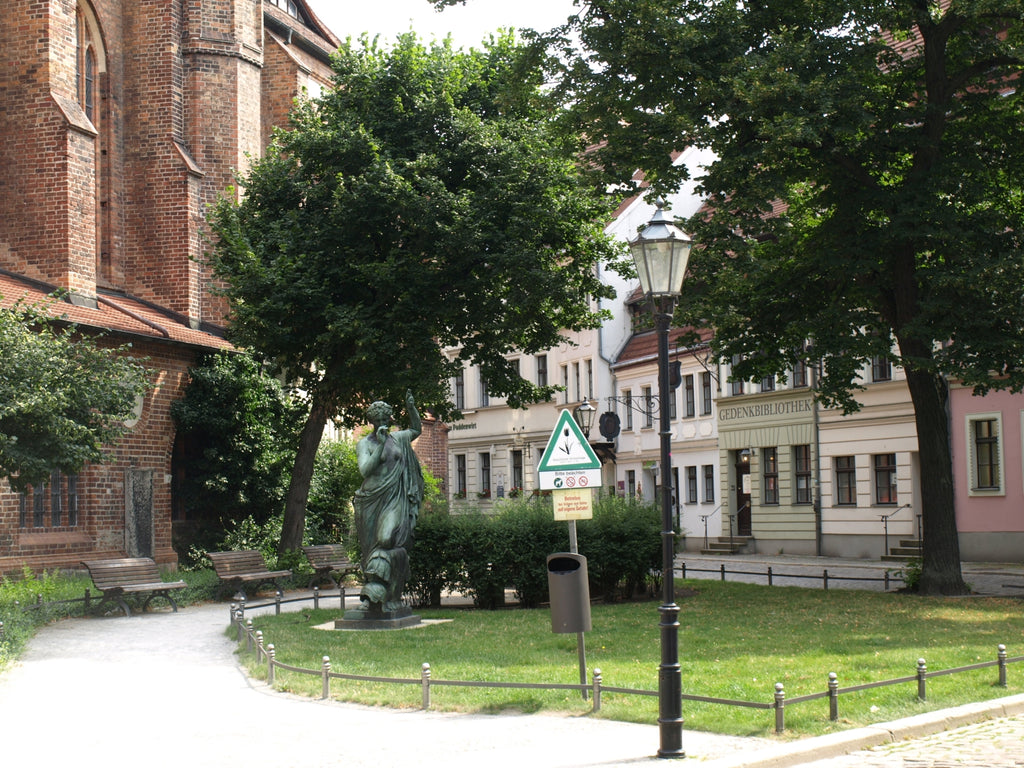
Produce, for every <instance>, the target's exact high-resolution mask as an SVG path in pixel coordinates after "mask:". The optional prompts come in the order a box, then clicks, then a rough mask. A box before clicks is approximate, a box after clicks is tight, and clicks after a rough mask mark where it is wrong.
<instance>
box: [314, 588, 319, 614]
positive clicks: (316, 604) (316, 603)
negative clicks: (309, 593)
mask: <svg viewBox="0 0 1024 768" xmlns="http://www.w3.org/2000/svg"><path fill="white" fill-rule="evenodd" d="M319 608H320V587H313V610H314V611H315V610H318V609H319Z"/></svg>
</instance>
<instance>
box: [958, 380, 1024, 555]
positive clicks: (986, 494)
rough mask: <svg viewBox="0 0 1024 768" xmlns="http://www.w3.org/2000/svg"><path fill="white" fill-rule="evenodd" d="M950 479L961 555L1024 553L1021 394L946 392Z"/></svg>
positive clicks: (1023, 402)
mask: <svg viewBox="0 0 1024 768" xmlns="http://www.w3.org/2000/svg"><path fill="white" fill-rule="evenodd" d="M950 431H951V433H952V443H953V485H954V493H955V498H956V523H957V529H958V530H959V532H960V555H961V558H962V559H963V560H966V561H992V562H1020V561H1021V560H1022V559H1024V394H1012V393H1009V392H991V393H989V394H987V395H985V396H983V397H975V396H974V395H973V394H972V393H971V390H970V389H969V388H964V387H956V386H953V387H952V388H951V392H950Z"/></svg>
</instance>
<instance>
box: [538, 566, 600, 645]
mask: <svg viewBox="0 0 1024 768" xmlns="http://www.w3.org/2000/svg"><path fill="white" fill-rule="evenodd" d="M548 593H549V594H550V597H551V631H552V632H555V633H557V634H570V633H573V632H589V631H590V585H589V584H588V583H587V558H585V557H583V555H577V554H575V553H573V552H556V553H555V554H553V555H548Z"/></svg>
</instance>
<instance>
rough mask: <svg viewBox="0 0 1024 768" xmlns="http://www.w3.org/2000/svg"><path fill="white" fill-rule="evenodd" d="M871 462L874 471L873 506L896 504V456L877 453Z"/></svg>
mask: <svg viewBox="0 0 1024 768" xmlns="http://www.w3.org/2000/svg"><path fill="white" fill-rule="evenodd" d="M872 461H873V463H874V469H875V504H896V503H897V499H896V454H895V453H879V454H876V455H875V456H874V458H873V459H872Z"/></svg>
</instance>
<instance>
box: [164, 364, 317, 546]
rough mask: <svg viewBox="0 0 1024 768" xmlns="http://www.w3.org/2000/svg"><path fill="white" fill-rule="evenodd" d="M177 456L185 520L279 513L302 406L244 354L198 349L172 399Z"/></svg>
mask: <svg viewBox="0 0 1024 768" xmlns="http://www.w3.org/2000/svg"><path fill="white" fill-rule="evenodd" d="M171 416H172V418H173V419H174V422H175V424H176V425H177V427H178V432H179V437H180V438H181V439H182V440H183V441H184V442H185V444H186V445H187V446H188V450H186V451H185V452H184V454H185V455H184V456H183V457H182V458H181V460H180V461H181V468H182V469H183V470H184V471H183V473H182V480H181V483H180V486H179V488H178V489H177V491H178V493H179V494H180V495H181V498H182V500H183V503H184V504H185V506H186V507H187V508H188V517H189V518H190V519H196V518H198V519H202V520H207V521H210V522H216V523H218V524H217V525H216V530H217V532H218V533H219V532H220V531H221V530H222V529H223V527H224V524H225V523H226V522H227V521H229V520H233V521H238V520H241V519H243V518H245V517H247V516H252V517H253V519H254V520H255V521H256V522H258V523H263V522H265V521H266V520H267V519H268V518H270V517H271V516H273V515H276V514H280V513H281V511H282V509H283V505H284V496H285V491H286V489H287V486H288V470H289V469H290V467H291V464H292V462H293V461H294V460H295V444H296V440H297V435H298V429H299V425H300V424H301V422H302V419H303V418H304V417H305V412H304V409H303V408H302V407H301V405H300V404H298V403H297V402H295V401H294V400H293V399H292V398H291V397H290V396H289V394H288V393H287V392H286V391H285V390H284V389H283V388H282V387H281V384H280V383H279V382H278V381H277V380H276V379H274V378H273V377H271V376H268V375H267V374H266V373H265V372H264V371H263V370H262V369H261V367H260V365H259V364H258V363H257V362H256V361H255V360H254V359H253V358H252V357H250V356H249V355H246V354H239V353H225V352H220V353H216V354H209V355H205V356H203V357H202V358H200V359H199V360H198V361H197V363H196V365H194V366H193V367H192V368H190V369H189V382H188V385H187V386H186V388H185V394H184V396H183V397H182V398H181V399H180V400H177V401H175V402H174V403H172V404H171Z"/></svg>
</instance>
